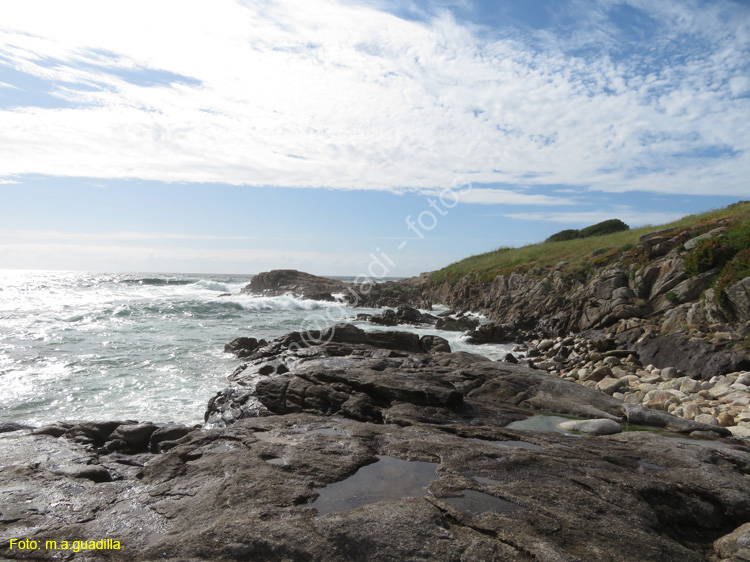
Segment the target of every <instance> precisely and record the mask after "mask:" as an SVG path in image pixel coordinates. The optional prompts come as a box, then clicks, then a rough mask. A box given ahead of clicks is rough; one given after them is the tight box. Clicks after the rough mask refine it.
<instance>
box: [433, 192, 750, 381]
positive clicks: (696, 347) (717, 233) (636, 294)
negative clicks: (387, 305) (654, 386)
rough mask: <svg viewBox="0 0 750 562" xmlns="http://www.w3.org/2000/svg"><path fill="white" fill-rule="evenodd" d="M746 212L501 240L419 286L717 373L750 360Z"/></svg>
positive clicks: (501, 316)
mask: <svg viewBox="0 0 750 562" xmlns="http://www.w3.org/2000/svg"><path fill="white" fill-rule="evenodd" d="M749 216H750V203H747V202H743V203H737V204H735V205H732V206H730V207H728V208H727V209H724V210H722V211H718V212H715V213H706V214H705V215H701V216H699V217H688V218H686V219H683V220H682V221H678V223H675V224H673V225H669V226H667V227H666V228H660V229H656V230H654V229H639V231H636V232H633V231H631V232H626V233H617V234H612V235H608V236H601V237H598V238H596V239H587V240H572V241H563V242H545V243H542V244H538V245H535V246H532V247H526V248H520V249H502V250H498V251H496V252H492V253H490V254H485V255H482V256H476V257H474V258H469V259H467V260H464V261H463V262H458V263H457V264H453V265H452V266H449V267H447V268H445V269H443V270H440V271H437V272H434V273H432V274H430V275H429V276H428V277H427V279H426V281H425V282H424V284H423V286H422V290H423V293H424V295H425V296H426V298H427V299H428V300H431V301H433V302H440V303H444V304H446V305H448V306H450V307H452V308H454V309H457V310H467V311H473V312H478V313H481V314H484V315H486V316H487V317H488V318H489V319H490V320H492V321H493V322H495V323H496V324H501V325H506V326H507V327H510V328H512V329H515V330H519V329H521V330H526V331H529V332H532V333H534V334H536V335H538V336H540V337H541V336H565V335H569V334H575V333H580V332H586V331H588V330H603V331H605V332H606V333H607V334H612V335H616V337H617V339H618V341H619V342H620V343H621V344H622V345H624V346H627V347H628V348H629V349H633V350H635V351H637V352H638V353H639V354H640V356H641V359H642V360H644V361H647V362H651V363H654V364H655V365H657V366H674V367H677V368H679V369H683V370H685V371H688V372H694V373H699V374H701V375H702V376H703V377H704V378H710V377H711V376H714V375H717V374H724V373H726V372H730V371H737V370H740V369H748V368H750V354H748V347H750V219H748V217H749ZM644 230H645V232H644ZM592 248H593V250H592ZM558 256H563V257H564V258H567V259H560V258H558ZM509 331H512V330H509ZM685 343H687V344H688V345H683V344H685ZM665 348H666V349H668V350H674V351H673V352H670V351H667V352H665Z"/></svg>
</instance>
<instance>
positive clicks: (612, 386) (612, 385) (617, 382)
mask: <svg viewBox="0 0 750 562" xmlns="http://www.w3.org/2000/svg"><path fill="white" fill-rule="evenodd" d="M627 386H628V381H627V379H615V378H610V377H607V378H605V379H602V380H600V381H599V382H598V383H596V389H597V390H601V391H602V392H604V393H605V394H609V395H612V394H614V393H615V392H617V391H618V390H621V389H623V388H626V387H627Z"/></svg>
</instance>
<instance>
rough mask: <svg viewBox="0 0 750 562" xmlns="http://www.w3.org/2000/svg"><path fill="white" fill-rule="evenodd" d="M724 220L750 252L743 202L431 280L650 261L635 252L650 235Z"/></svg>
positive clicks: (485, 257) (546, 246)
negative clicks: (562, 265)
mask: <svg viewBox="0 0 750 562" xmlns="http://www.w3.org/2000/svg"><path fill="white" fill-rule="evenodd" d="M725 218H731V219H734V222H733V224H732V227H731V230H732V235H733V238H734V239H735V243H736V244H738V245H739V250H747V249H748V248H750V201H741V202H739V203H735V204H733V205H730V206H729V207H726V208H724V209H719V210H714V211H708V212H706V213H701V214H698V215H689V216H686V217H683V218H681V219H680V220H677V221H674V222H671V223H669V224H663V225H659V226H644V227H642V228H636V229H632V230H626V231H623V232H616V233H614V234H607V235H604V236H592V237H589V238H578V239H574V240H566V241H562V242H542V243H539V244H531V245H529V246H523V247H521V248H499V249H497V250H495V251H493V252H487V253H486V254H479V255H476V256H472V257H470V258H466V259H464V260H461V261H459V262H456V263H453V264H451V265H449V266H448V267H445V268H443V269H441V270H439V271H436V272H434V273H433V274H432V276H431V278H432V280H433V281H435V282H439V283H441V282H448V283H455V282H457V281H458V280H459V279H461V278H462V277H464V276H466V275H469V274H473V275H474V276H475V277H476V278H477V280H482V281H489V280H492V279H493V278H495V277H496V276H497V275H500V274H508V273H511V272H513V271H528V270H529V269H532V268H534V267H539V266H540V267H551V266H555V265H556V264H557V263H559V262H561V261H566V262H568V264H569V265H568V267H567V268H566V271H567V273H568V274H575V273H578V272H586V271H588V270H589V269H591V268H593V267H601V266H604V265H606V264H607V263H609V262H610V261H612V260H614V259H618V258H623V259H625V260H630V261H637V260H642V259H647V256H643V255H640V254H639V251H638V250H639V248H636V247H635V246H636V244H638V241H639V239H640V237H641V236H643V235H644V234H647V233H649V232H654V231H657V230H667V229H668V230H672V231H678V230H683V229H694V228H695V229H699V230H701V229H705V230H709V229H710V224H711V223H712V222H714V221H716V220H718V219H725ZM711 259H713V258H711ZM709 261H710V260H709ZM715 265H717V264H715ZM720 265H721V266H723V265H724V264H720ZM732 266H733V267H734V268H735V269H737V264H732ZM743 268H744V262H743V263H740V264H739V273H737V272H736V273H735V275H734V276H736V275H741V274H742V271H743V270H744V269H743Z"/></svg>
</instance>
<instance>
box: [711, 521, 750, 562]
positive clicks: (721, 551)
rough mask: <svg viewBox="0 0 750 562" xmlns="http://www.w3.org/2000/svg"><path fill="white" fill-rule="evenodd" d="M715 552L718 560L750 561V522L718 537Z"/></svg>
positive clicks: (722, 561)
mask: <svg viewBox="0 0 750 562" xmlns="http://www.w3.org/2000/svg"><path fill="white" fill-rule="evenodd" d="M714 552H715V553H716V557H717V560H718V562H750V523H745V524H744V525H742V526H740V527H738V528H737V529H735V530H734V531H732V532H731V533H729V534H728V535H725V536H723V537H721V538H720V539H718V540H717V541H716V542H715V543H714Z"/></svg>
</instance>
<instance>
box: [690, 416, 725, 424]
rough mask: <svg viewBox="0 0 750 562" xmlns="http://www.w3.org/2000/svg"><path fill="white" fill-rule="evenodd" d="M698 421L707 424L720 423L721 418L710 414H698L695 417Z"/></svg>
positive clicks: (694, 419)
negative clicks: (718, 418)
mask: <svg viewBox="0 0 750 562" xmlns="http://www.w3.org/2000/svg"><path fill="white" fill-rule="evenodd" d="M693 421H695V422H696V423H703V424H706V425H719V420H717V419H716V418H715V417H714V416H712V415H710V414H698V415H697V416H695V418H693Z"/></svg>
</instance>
